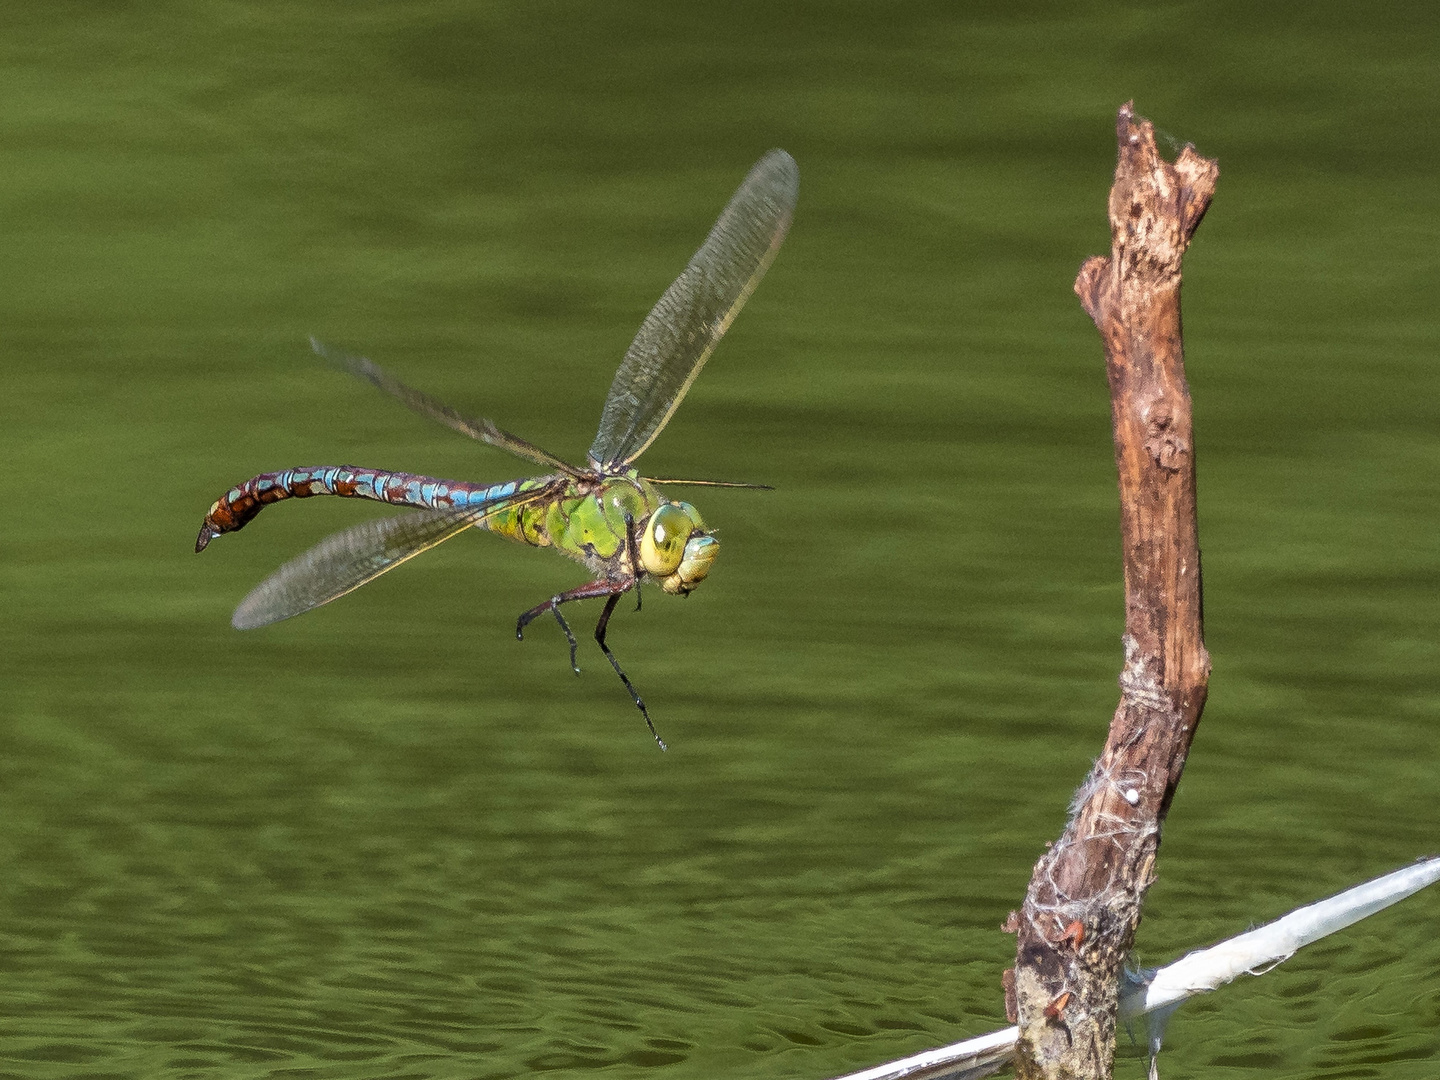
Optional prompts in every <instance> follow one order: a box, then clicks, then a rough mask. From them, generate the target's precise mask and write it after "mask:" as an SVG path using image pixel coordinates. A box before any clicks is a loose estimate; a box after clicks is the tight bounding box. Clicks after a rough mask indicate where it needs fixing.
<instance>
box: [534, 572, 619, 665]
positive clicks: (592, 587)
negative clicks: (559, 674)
mask: <svg viewBox="0 0 1440 1080" xmlns="http://www.w3.org/2000/svg"><path fill="white" fill-rule="evenodd" d="M632 583H633V579H627V580H624V581H591V582H589V583H587V584H585V585H581V586H579V587H578V588H575V589H569V590H567V591H566V592H562V593H556V594H555V595H554V596H552V597H551V598H550V599H549V600H546V601H545V602H544V603H543V604H536V605H535V606H534V607H533V608H531V609H530V610H529V611H527V612H525V613H524V614H523V615H521V616H520V618H519V619H517V620H516V621H515V637H516V639H517V640H520V641H524V640H525V627H527V626H529V625H530V624H531V623H532V622H534V621H535V620H536V619H538V618H539V617H540V616H541V615H544V614H545V613H546V612H547V611H548V612H550V614H552V615H554V616H555V621H556V622H558V623H559V624H560V629H561V630H563V631H565V640H566V641H568V642H569V643H570V668H571V670H572V671H574V672H575V674H576V675H579V674H580V665H579V664H578V663H577V662H576V660H575V652H576V649H577V648H578V645H577V644H576V641H575V635H574V634H573V633H572V632H571V630H570V624H569V623H567V622H566V621H565V616H564V615H562V614H560V605H561V604H568V603H569V602H570V601H571V600H590V599H592V598H594V597H597V596H618V595H620V594H621V593H623V592H624V591H625V590H626V589H628V588H630V587H631V585H632Z"/></svg>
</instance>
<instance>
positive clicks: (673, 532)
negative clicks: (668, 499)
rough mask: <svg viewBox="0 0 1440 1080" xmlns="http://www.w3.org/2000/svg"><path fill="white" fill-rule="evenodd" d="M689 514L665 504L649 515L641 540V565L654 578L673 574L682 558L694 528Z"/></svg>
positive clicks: (672, 504) (672, 505)
mask: <svg viewBox="0 0 1440 1080" xmlns="http://www.w3.org/2000/svg"><path fill="white" fill-rule="evenodd" d="M694 527H695V526H694V523H693V522H692V521H691V520H690V515H689V514H687V513H685V511H684V510H682V509H680V507H678V506H676V505H675V504H674V503H666V504H665V505H664V506H662V507H660V509H658V510H656V511H655V513H653V514H651V515H650V521H649V522H648V523H647V524H646V526H645V535H644V536H642V537H641V538H640V565H641V566H643V567H644V568H645V569H646V570H647V571H648V572H650V573H652V574H654V575H655V576H656V577H667V576H669V575H670V574H673V573H674V572H675V571H676V569H678V568H679V566H680V561H681V560H682V559H683V558H684V557H685V544H686V543H687V542H688V541H689V539H690V533H691V531H692V530H693V529H694Z"/></svg>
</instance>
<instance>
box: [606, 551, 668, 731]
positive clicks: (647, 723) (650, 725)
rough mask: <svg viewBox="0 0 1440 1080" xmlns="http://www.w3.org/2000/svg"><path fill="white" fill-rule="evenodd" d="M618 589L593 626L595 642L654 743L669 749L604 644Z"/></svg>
mask: <svg viewBox="0 0 1440 1080" xmlns="http://www.w3.org/2000/svg"><path fill="white" fill-rule="evenodd" d="M630 584H631V585H638V584H639V583H638V582H637V581H636V580H635V579H633V578H632V579H631V581H630ZM624 591H625V590H624V589H620V590H618V591H616V592H614V593H611V594H610V599H609V600H607V601H605V610H604V611H602V612H601V613H600V621H599V622H598V623H596V625H595V641H596V642H597V643H598V644H599V646H600V649H601V651H602V652H604V653H605V659H607V660H609V661H610V666H611V667H613V668H614V669H615V674H616V675H619V676H620V681H621V682H623V683H624V684H625V689H626V690H629V691H630V696H631V697H632V698H634V699H635V707H636V708H637V709H639V710H640V715H641V716H643V717H644V718H645V726H646V727H648V728H649V729H650V734H651V735H653V736H655V742H656V744H658V745H659V747H660V749H661V750H668V749H670V748H669V747H668V746H666V745H665V740H664V739H662V738H660V733H659V732H658V731H656V730H655V725H654V724H653V723H651V721H650V710H649V709H647V708H645V702H644V700H643V699H642V698H641V697H640V694H639V692H638V691H636V689H635V684H634V683H632V682H631V681H630V676H628V675H626V674H625V669H624V668H622V667H621V666H620V661H619V660H616V659H615V654H614V653H613V652H611V651H610V646H609V645H606V644H605V628H606V627H607V626H609V625H610V615H611V613H612V612H613V611H614V610H615V605H616V604H618V603H619V602H620V594H621V593H622V592H624Z"/></svg>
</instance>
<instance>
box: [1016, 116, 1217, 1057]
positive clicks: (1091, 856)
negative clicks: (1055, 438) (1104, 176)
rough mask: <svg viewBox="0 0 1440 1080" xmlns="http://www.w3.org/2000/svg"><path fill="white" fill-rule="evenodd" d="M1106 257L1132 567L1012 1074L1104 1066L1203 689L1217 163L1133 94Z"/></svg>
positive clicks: (1027, 975) (1101, 295)
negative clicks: (1196, 297) (1208, 349)
mask: <svg viewBox="0 0 1440 1080" xmlns="http://www.w3.org/2000/svg"><path fill="white" fill-rule="evenodd" d="M1116 135H1117V139H1118V142H1119V148H1120V152H1119V161H1118V163H1117V165H1116V167H1115V182H1114V185H1113V186H1112V187H1111V189H1110V206H1109V216H1110V241H1111V253H1110V257H1109V258H1103V257H1098V256H1097V257H1095V258H1091V259H1088V260H1087V261H1086V262H1085V264H1084V265H1083V266H1081V268H1080V274H1079V276H1078V277H1077V278H1076V279H1075V292H1076V293H1077V294H1078V295H1079V297H1080V302H1081V304H1082V305H1084V308H1085V310H1086V312H1088V313H1089V315H1090V317H1091V318H1092V319H1093V320H1094V321H1095V325H1096V327H1097V328H1098V329H1099V331H1100V336H1101V339H1102V341H1103V343H1104V347H1105V361H1106V370H1107V373H1108V375H1109V380H1110V403H1111V417H1112V421H1113V425H1114V435H1115V464H1116V467H1117V469H1118V471H1119V480H1120V532H1121V542H1122V550H1123V556H1124V572H1125V636H1124V638H1123V643H1124V648H1125V665H1124V669H1123V670H1122V672H1121V674H1120V689H1121V697H1120V704H1119V706H1118V707H1117V708H1116V710H1115V717H1114V719H1113V720H1112V721H1111V723H1110V735H1109V738H1108V740H1107V741H1106V744H1105V750H1104V752H1103V753H1102V754H1101V755H1100V758H1099V760H1098V761H1096V763H1095V766H1094V768H1093V769H1092V770H1091V772H1090V776H1089V778H1088V779H1087V780H1086V782H1085V784H1084V785H1083V786H1082V787H1081V788H1080V790H1079V791H1078V792H1077V793H1076V795H1075V800H1074V802H1073V804H1072V808H1071V817H1070V821H1069V824H1068V825H1067V827H1066V829H1065V832H1064V834H1063V835H1062V836H1061V838H1060V840H1059V841H1057V842H1056V843H1055V844H1054V845H1052V846H1051V847H1050V849H1049V851H1047V853H1046V854H1045V855H1044V856H1043V857H1042V858H1041V859H1040V861H1039V863H1037V864H1036V866H1035V872H1034V876H1033V877H1032V878H1031V880H1030V888H1029V891H1028V892H1027V894H1026V897H1025V906H1024V908H1023V909H1022V911H1021V913H1020V917H1019V918H1018V919H1017V920H1016V923H1017V924H1018V925H1017V930H1018V933H1019V940H1018V943H1017V951H1016V966H1015V976H1014V979H1013V986H1014V990H1015V999H1016V1012H1017V1018H1018V1022H1019V1026H1020V1039H1019V1044H1018V1053H1017V1058H1016V1073H1017V1076H1019V1077H1020V1078H1021V1080H1038V1078H1042V1077H1043V1078H1045V1080H1060V1078H1065V1080H1076V1078H1086V1080H1092V1078H1100V1077H1108V1076H1110V1070H1111V1065H1112V1062H1113V1059H1114V1052H1115V1016H1116V1004H1117V996H1118V986H1119V976H1120V972H1121V967H1122V965H1123V964H1124V962H1125V960H1126V958H1127V957H1128V956H1129V954H1130V949H1131V946H1132V944H1133V942H1134V940H1135V928H1136V927H1137V926H1138V925H1139V923H1140V906H1141V903H1142V901H1143V899H1144V896H1145V892H1146V890H1147V889H1148V888H1149V887H1150V884H1151V882H1152V881H1153V880H1154V865H1155V853H1156V850H1157V849H1158V847H1159V844H1160V826H1161V823H1162V822H1163V821H1164V819H1165V814H1166V811H1167V810H1168V809H1169V807H1170V800H1171V799H1172V798H1173V797H1174V794H1175V786H1176V785H1177V784H1178V783H1179V782H1180V773H1181V770H1182V769H1183V768H1184V766H1185V755H1186V753H1187V752H1188V751H1189V749H1190V741H1191V739H1192V738H1193V737H1194V734H1195V725H1196V724H1197V723H1198V722H1199V720H1200V712H1201V710H1202V709H1203V708H1204V705H1205V691H1206V685H1207V683H1208V680H1209V675H1210V657H1209V654H1208V653H1206V651H1205V644H1204V639H1203V635H1202V624H1201V618H1202V616H1201V587H1200V547H1199V538H1198V533H1197V529H1196V520H1195V454H1194V442H1193V436H1192V432H1191V414H1190V392H1189V388H1188V387H1187V386H1186V383H1185V365H1184V356H1183V351H1182V347H1181V336H1180V262H1181V257H1182V255H1183V254H1184V252H1185V248H1186V246H1187V245H1188V244H1189V242H1190V238H1191V236H1192V235H1194V232H1195V229H1196V227H1197V226H1198V225H1199V224H1200V219H1201V218H1202V217H1203V216H1204V214H1205V210H1206V208H1207V207H1208V206H1209V204H1210V197H1211V195H1213V194H1214V191H1215V181H1216V178H1217V177H1218V176H1219V169H1218V168H1217V166H1216V164H1215V162H1214V161H1211V160H1209V159H1207V158H1203V157H1201V156H1200V155H1199V154H1197V153H1196V152H1195V149H1194V147H1191V146H1187V147H1186V148H1185V149H1184V150H1183V151H1181V153H1180V156H1179V158H1178V159H1177V160H1176V161H1175V162H1174V163H1173V164H1172V163H1169V162H1167V161H1165V160H1164V159H1163V158H1162V157H1161V156H1160V154H1159V152H1158V151H1157V150H1156V148H1155V130H1154V128H1153V127H1152V126H1151V124H1150V122H1149V121H1147V120H1143V119H1139V118H1137V117H1136V116H1135V114H1134V112H1133V108H1132V105H1131V104H1128V103H1127V104H1126V105H1125V106H1123V107H1122V108H1121V109H1120V113H1119V116H1118V117H1117V120H1116Z"/></svg>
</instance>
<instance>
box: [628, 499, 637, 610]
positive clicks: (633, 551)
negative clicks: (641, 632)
mask: <svg viewBox="0 0 1440 1080" xmlns="http://www.w3.org/2000/svg"><path fill="white" fill-rule="evenodd" d="M625 546H626V548H627V549H628V550H629V552H630V572H631V573H632V574H633V575H634V576H635V610H636V611H639V610H640V543H639V541H637V540H636V539H635V519H634V518H633V517H631V516H630V514H629V513H628V512H627V513H626V515H625Z"/></svg>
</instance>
